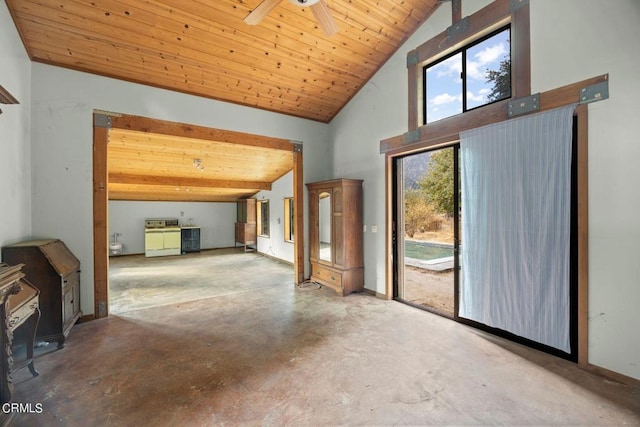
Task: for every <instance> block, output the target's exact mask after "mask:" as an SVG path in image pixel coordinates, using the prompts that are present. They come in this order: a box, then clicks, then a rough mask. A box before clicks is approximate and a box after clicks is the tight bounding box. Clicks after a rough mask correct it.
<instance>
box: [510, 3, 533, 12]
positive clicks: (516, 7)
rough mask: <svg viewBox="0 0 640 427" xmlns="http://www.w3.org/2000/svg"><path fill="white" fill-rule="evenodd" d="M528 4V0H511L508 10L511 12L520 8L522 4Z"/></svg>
mask: <svg viewBox="0 0 640 427" xmlns="http://www.w3.org/2000/svg"><path fill="white" fill-rule="evenodd" d="M528 4H529V0H511V4H510V10H511V13H513V12H515V11H516V10H518V9H520V8H521V7H522V6H526V5H528Z"/></svg>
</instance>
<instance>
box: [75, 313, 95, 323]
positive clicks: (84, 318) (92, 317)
mask: <svg viewBox="0 0 640 427" xmlns="http://www.w3.org/2000/svg"><path fill="white" fill-rule="evenodd" d="M92 320H96V315H95V314H85V315H84V316H81V317H80V318H79V319H78V321H77V322H76V323H77V324H79V323H86V322H91V321H92Z"/></svg>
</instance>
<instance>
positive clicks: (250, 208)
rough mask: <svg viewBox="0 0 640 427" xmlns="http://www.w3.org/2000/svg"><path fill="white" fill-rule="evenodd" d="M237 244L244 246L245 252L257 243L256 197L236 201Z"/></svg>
mask: <svg viewBox="0 0 640 427" xmlns="http://www.w3.org/2000/svg"><path fill="white" fill-rule="evenodd" d="M235 236H236V237H235V240H236V244H240V245H242V246H244V250H245V252H246V251H247V250H248V249H247V248H249V247H250V246H251V245H254V248H255V245H256V243H257V234H256V199H243V200H238V201H237V203H236V230H235Z"/></svg>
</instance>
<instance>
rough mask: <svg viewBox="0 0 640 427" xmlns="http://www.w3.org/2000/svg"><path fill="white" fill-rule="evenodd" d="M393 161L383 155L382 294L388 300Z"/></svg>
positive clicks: (390, 273) (390, 285)
mask: <svg viewBox="0 0 640 427" xmlns="http://www.w3.org/2000/svg"><path fill="white" fill-rule="evenodd" d="M393 162H394V158H393V157H392V156H385V159H384V163H385V165H384V169H385V171H384V177H385V179H384V186H385V193H386V198H387V203H386V206H385V222H386V224H387V226H386V227H385V230H386V233H385V264H386V266H387V267H386V268H385V278H386V282H385V287H384V293H385V295H384V296H385V298H386V299H388V300H390V299H393V232H394V230H393V228H394V227H393V210H394V209H395V206H393Z"/></svg>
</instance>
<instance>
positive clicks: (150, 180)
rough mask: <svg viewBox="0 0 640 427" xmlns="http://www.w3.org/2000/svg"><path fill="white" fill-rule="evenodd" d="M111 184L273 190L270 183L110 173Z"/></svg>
mask: <svg viewBox="0 0 640 427" xmlns="http://www.w3.org/2000/svg"><path fill="white" fill-rule="evenodd" d="M109 183H110V184H134V185H173V186H176V187H202V188H229V189H243V190H256V191H258V190H271V183H270V182H261V181H232V180H226V179H206V178H185V177H172V176H150V175H134V174H124V173H110V174H109Z"/></svg>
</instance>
